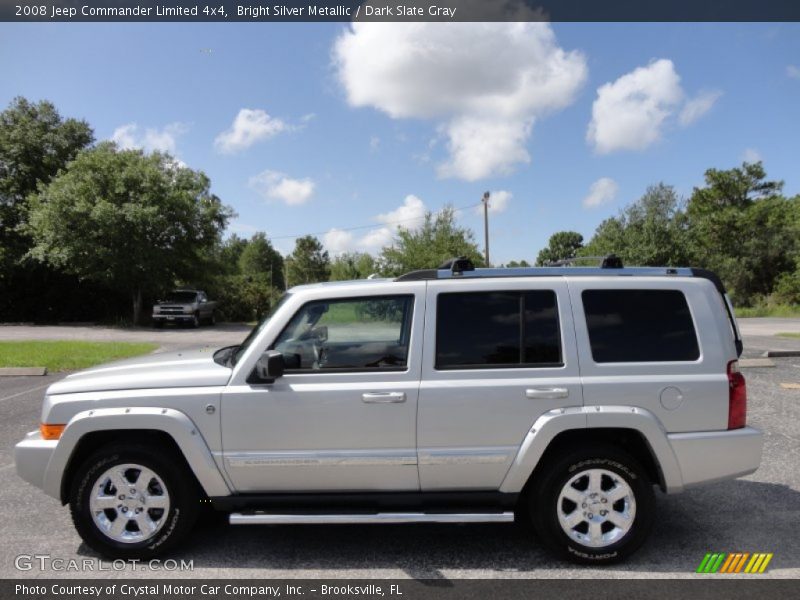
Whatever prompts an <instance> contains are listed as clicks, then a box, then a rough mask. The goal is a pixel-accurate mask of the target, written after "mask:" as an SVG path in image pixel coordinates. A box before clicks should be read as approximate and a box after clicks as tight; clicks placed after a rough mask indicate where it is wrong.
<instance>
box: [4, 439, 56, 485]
mask: <svg viewBox="0 0 800 600" xmlns="http://www.w3.org/2000/svg"><path fill="white" fill-rule="evenodd" d="M57 444H58V440H43V439H42V436H41V434H40V433H39V432H38V431H31V432H30V433H29V434H28V435H26V436H25V439H24V440H22V441H21V442H20V443H19V444H17V445H16V446H14V463H15V464H16V467H17V475H19V476H20V477H22V478H23V479H24V480H25V481H27V482H28V483H31V484H33V485H35V486H36V487H38V488H39V489H42V490H44V489H45V485H44V476H45V473H46V472H47V465H48V464H50V458H51V457H52V456H53V452H55V449H56V445H57Z"/></svg>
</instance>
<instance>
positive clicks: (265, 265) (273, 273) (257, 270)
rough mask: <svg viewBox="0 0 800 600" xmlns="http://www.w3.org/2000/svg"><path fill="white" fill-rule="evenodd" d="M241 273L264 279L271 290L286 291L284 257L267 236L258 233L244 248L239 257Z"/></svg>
mask: <svg viewBox="0 0 800 600" xmlns="http://www.w3.org/2000/svg"><path fill="white" fill-rule="evenodd" d="M238 262H239V271H240V272H241V274H242V275H245V276H251V277H256V276H258V277H262V278H263V279H264V280H265V281H267V282H269V285H270V287H271V288H273V287H274V288H277V289H279V290H285V289H286V284H285V282H284V278H283V257H282V256H281V255H280V253H279V252H278V251H277V250H275V248H273V247H272V244H271V243H270V241H269V240H268V239H267V236H266V235H265V234H264V233H262V232H258V233H256V234H255V235H253V237H251V238H250V241H249V242H247V244H246V245H245V246H244V247H243V249H242V252H241V255H240V256H239V261H238Z"/></svg>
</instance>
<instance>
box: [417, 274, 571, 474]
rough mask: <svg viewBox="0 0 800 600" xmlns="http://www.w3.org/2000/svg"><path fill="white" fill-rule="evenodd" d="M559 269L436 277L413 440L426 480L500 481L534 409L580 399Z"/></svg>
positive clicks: (540, 411)
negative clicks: (544, 273)
mask: <svg viewBox="0 0 800 600" xmlns="http://www.w3.org/2000/svg"><path fill="white" fill-rule="evenodd" d="M581 404H582V394H581V384H580V378H579V372H578V359H577V349H576V347H575V335H574V331H573V323H572V312H571V310H570V299H569V293H568V290H567V285H566V283H565V282H564V280H563V279H562V278H557V277H554V278H536V279H534V278H531V279H529V280H519V279H516V280H507V281H504V280H498V279H496V278H495V279H483V280H482V279H478V278H476V279H475V280H460V281H452V280H445V281H431V282H429V283H428V293H427V302H426V315H425V346H424V354H423V366H422V382H421V386H420V395H419V415H418V423H417V438H418V441H417V444H418V459H419V475H420V485H421V488H422V489H423V490H448V489H449V490H481V489H482V490H496V489H498V488H499V486H500V484H501V482H502V481H503V478H504V476H505V474H506V472H507V471H508V469H509V467H510V466H511V463H512V461H513V459H514V457H515V455H516V454H517V451H518V449H519V446H520V444H521V443H522V441H523V440H524V438H525V435H526V434H527V433H528V431H529V430H530V429H531V427H532V426H533V423H534V422H535V421H536V419H537V418H538V417H539V416H540V415H542V414H543V413H545V412H547V411H549V410H552V409H554V408H559V407H566V406H580V405H581Z"/></svg>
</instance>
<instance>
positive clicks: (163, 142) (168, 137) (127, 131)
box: [111, 122, 189, 162]
mask: <svg viewBox="0 0 800 600" xmlns="http://www.w3.org/2000/svg"><path fill="white" fill-rule="evenodd" d="M187 131H189V126H188V125H186V124H185V123H178V122H176V123H170V124H169V125H165V126H164V127H163V128H162V129H156V128H151V127H148V128H147V129H145V130H144V131H140V129H139V126H138V125H137V124H136V123H128V124H126V125H121V126H120V127H117V128H116V129H115V130H114V133H113V134H111V141H112V142H115V143H116V144H117V146H119V148H120V149H122V150H131V149H134V148H140V149H142V150H144V151H146V152H167V153H169V154H171V155H172V156H175V155H176V154H177V149H178V138H179V137H180V136H182V135H183V134H185V133H186V132H187ZM178 162H180V161H178Z"/></svg>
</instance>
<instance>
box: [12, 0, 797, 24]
mask: <svg viewBox="0 0 800 600" xmlns="http://www.w3.org/2000/svg"><path fill="white" fill-rule="evenodd" d="M0 21H8V22H24V21H30V22H79V21H82V22H112V21H121V22H158V21H163V22H194V21H197V22H259V23H269V22H305V21H308V22H312V21H332V22H349V21H381V22H414V21H437V22H475V21H553V22H575V21H582V22H592V21H593V22H681V21H695V22H701V21H714V22H724V21H729V22H735V21H739V22H752V21H760V22H778V21H794V22H797V21H800V1H798V0H666V1H663V0H662V1H659V2H654V1H652V0H391V1H386V0H366V1H364V0H316V1H315V0H303V1H297V0H282V1H281V0H275V1H265V0H252V1H247V0H235V1H231V0H158V1H152V0H41V1H36V0H0Z"/></svg>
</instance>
